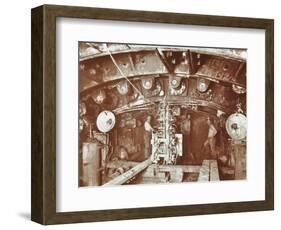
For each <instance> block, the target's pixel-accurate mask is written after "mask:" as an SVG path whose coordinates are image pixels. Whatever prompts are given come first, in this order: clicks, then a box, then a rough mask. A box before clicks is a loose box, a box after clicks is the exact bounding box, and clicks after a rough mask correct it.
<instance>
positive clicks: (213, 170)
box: [210, 160, 220, 181]
mask: <svg viewBox="0 0 281 230" xmlns="http://www.w3.org/2000/svg"><path fill="white" fill-rule="evenodd" d="M219 180H220V176H219V169H218V162H217V160H211V161H210V181H219Z"/></svg>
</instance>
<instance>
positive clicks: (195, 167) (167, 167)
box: [158, 165, 201, 173]
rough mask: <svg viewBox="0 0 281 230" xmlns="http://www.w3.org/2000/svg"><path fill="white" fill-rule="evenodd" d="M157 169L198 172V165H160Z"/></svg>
mask: <svg viewBox="0 0 281 230" xmlns="http://www.w3.org/2000/svg"><path fill="white" fill-rule="evenodd" d="M158 168H159V171H165V172H170V171H172V170H173V169H181V170H182V171H183V172H184V173H199V171H200V168H201V166H200V165H160V166H158Z"/></svg>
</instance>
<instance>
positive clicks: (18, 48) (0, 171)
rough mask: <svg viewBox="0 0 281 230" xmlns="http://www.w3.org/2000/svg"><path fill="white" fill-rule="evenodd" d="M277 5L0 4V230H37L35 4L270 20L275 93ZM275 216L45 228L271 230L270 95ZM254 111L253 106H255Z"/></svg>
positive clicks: (179, 0)
mask: <svg viewBox="0 0 281 230" xmlns="http://www.w3.org/2000/svg"><path fill="white" fill-rule="evenodd" d="M278 2H279V1H276V0H263V1H258V0H256V1H244V0H235V1H223V0H208V1H195V0H194V1H191V0H185V1H183V0H142V1H130V0H107V1H101V0H100V1H98V0H79V1H75V2H74V1H70V0H68V1H67V0H56V1H54V0H53V1H51V0H43V1H39V0H33V1H19V0H18V1H16V0H7V1H2V2H1V6H0V17H1V20H0V24H1V27H0V28H1V32H0V33H1V35H0V39H1V42H0V57H1V62H0V63H1V64H0V67H1V71H0V81H1V83H0V108H1V112H0V135H1V137H0V156H1V158H0V178H1V180H0V181H1V185H0V187H1V188H0V216H1V220H0V228H1V229H43V226H41V225H38V224H35V223H33V222H31V221H30V220H29V218H30V91H31V89H30V9H31V8H32V7H35V6H38V5H41V4H65V5H80V6H93V7H94V6H95V7H107V8H124V9H135V10H153V11H173V12H182V13H198V14H212V15H231V16H244V17H260V18H274V19H275V87H277V86H278V85H281V84H280V83H281V80H280V75H281V68H280V65H279V63H280V60H281V56H280V55H281V49H280V48H281V47H280V43H279V41H280V40H281V15H280V6H279V4H278ZM275 92H276V93H275V118H276V119H275V143H276V145H275V194H276V195H275V211H268V212H252V213H237V214H221V215H207V216H193V217H173V218H161V219H146V220H129V221H114V222H101V223H86V224H73V225H67V226H65V225H57V226H49V227H47V228H50V229H62V228H67V229H93V228H95V229H119V228H122V229H123V230H125V229H136V228H137V229H146V228H162V229H175V228H187V229H195V228H196V229H202V228H204V227H205V228H208V229H213V228H216V229H218V230H219V229H229V230H231V229H236V230H237V229H239V228H241V229H247V228H251V229H254V228H259V227H265V228H267V229H276V226H277V225H278V224H279V225H280V223H279V222H280V214H281V199H280V195H279V194H280V192H281V181H280V176H279V175H280V174H281V169H280V167H281V165H280V163H278V162H281V161H280V160H281V157H280V154H279V152H280V150H281V149H280V148H281V144H280V141H278V140H279V139H280V137H281V136H280V130H281V129H280V128H281V127H280V125H281V124H280V120H278V117H280V115H281V107H280V99H279V98H281V90H280V89H279V88H277V89H276V90H275ZM257 106H258V104H257Z"/></svg>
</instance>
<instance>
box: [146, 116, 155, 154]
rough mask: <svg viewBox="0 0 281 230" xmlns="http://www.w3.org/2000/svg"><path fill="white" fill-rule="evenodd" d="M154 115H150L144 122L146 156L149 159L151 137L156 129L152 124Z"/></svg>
mask: <svg viewBox="0 0 281 230" xmlns="http://www.w3.org/2000/svg"><path fill="white" fill-rule="evenodd" d="M151 121H152V117H151V116H148V117H147V118H146V121H145V122H144V158H145V159H147V158H148V157H149V156H150V155H151V137H152V132H153V131H154V129H153V127H152V125H151Z"/></svg>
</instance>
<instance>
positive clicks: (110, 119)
mask: <svg viewBox="0 0 281 230" xmlns="http://www.w3.org/2000/svg"><path fill="white" fill-rule="evenodd" d="M96 124H97V127H98V130H99V131H101V132H103V133H107V132H109V131H110V130H111V129H113V127H114V125H115V115H114V114H113V113H112V112H110V111H102V112H101V113H100V114H99V115H98V118H97V122H96Z"/></svg>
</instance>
